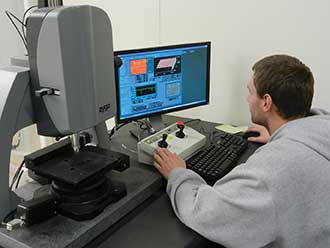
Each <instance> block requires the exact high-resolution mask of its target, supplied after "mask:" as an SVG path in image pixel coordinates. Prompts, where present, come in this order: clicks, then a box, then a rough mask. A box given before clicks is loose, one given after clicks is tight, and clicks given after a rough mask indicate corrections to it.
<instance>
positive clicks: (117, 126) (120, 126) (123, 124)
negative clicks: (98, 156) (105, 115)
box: [108, 122, 129, 139]
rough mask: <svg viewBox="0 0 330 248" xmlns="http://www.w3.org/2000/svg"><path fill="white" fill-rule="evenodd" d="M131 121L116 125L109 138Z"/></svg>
mask: <svg viewBox="0 0 330 248" xmlns="http://www.w3.org/2000/svg"><path fill="white" fill-rule="evenodd" d="M128 123H129V122H125V123H122V124H119V125H115V126H114V127H113V128H112V129H111V131H110V132H109V133H108V135H109V139H111V137H112V135H114V133H115V132H116V131H117V130H119V129H120V128H122V127H123V126H125V125H127V124H128Z"/></svg>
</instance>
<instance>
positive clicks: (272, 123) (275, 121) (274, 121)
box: [267, 115, 289, 135]
mask: <svg viewBox="0 0 330 248" xmlns="http://www.w3.org/2000/svg"><path fill="white" fill-rule="evenodd" d="M288 122H289V120H287V119H283V118H281V117H280V116H278V115H273V116H272V117H271V118H270V119H269V121H268V123H267V130H268V132H269V134H270V135H272V134H273V133H274V132H275V131H276V130H277V129H279V128H280V127H281V126H283V125H285V124H286V123H288Z"/></svg>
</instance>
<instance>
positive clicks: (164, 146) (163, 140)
mask: <svg viewBox="0 0 330 248" xmlns="http://www.w3.org/2000/svg"><path fill="white" fill-rule="evenodd" d="M166 139H167V134H166V133H164V134H163V136H162V140H161V141H159V142H158V146H159V147H161V148H166V147H168V143H167V142H166Z"/></svg>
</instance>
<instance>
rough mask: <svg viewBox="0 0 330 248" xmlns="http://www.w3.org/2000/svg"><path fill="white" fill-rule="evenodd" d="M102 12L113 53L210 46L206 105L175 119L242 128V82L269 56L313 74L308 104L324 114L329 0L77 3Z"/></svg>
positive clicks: (69, 0)
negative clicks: (297, 62)
mask: <svg viewBox="0 0 330 248" xmlns="http://www.w3.org/2000/svg"><path fill="white" fill-rule="evenodd" d="M64 3H65V4H66V5H70V4H81V3H84V4H92V5H96V6H99V7H101V8H103V9H105V10H106V11H107V12H108V14H109V15H110V17H111V20H112V24H113V31H114V45H115V49H128V48H136V47H148V46H154V45H167V44H176V43H186V42H194V41H204V40H210V41H212V60H211V98H210V101H211V103H210V105H209V106H206V107H200V108H197V109H193V110H186V111H181V112H180V113H175V114H180V115H186V116H190V117H193V118H198V117H200V118H202V119H206V120H212V121H217V122H230V123H234V124H247V123H248V122H249V112H248V108H247V105H246V101H245V95H246V83H247V80H248V78H249V74H250V71H251V66H252V65H253V63H254V62H255V61H256V60H258V59H260V58H262V57H264V56H266V55H270V54H274V53H287V54H290V55H294V56H297V57H298V58H300V59H301V60H302V61H303V62H305V63H306V64H307V65H308V66H310V67H311V69H312V71H313V73H314V76H315V81H316V83H315V98H314V104H313V105H314V106H320V107H323V108H326V109H329V110H330V101H328V94H329V93H328V92H330V75H329V74H328V68H330V60H329V59H328V58H327V56H329V55H330V52H329V46H330V45H329V44H330V42H329V41H330V32H329V31H328V30H329V28H328V23H330V1H329V0H316V1H311V0H290V1H287V0H277V1H270V0H268V1H267V0H235V1H229V0H140V1H129V0H122V1H114V0H109V1H107V0H99V1H96V0H94V1H78V0H64Z"/></svg>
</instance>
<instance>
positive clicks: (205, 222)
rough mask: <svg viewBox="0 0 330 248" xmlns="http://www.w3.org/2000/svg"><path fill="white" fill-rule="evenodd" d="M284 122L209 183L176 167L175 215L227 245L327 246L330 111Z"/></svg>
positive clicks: (172, 186) (171, 182) (170, 189)
mask: <svg viewBox="0 0 330 248" xmlns="http://www.w3.org/2000/svg"><path fill="white" fill-rule="evenodd" d="M313 112H314V114H315V115H313V116H310V117H306V118H302V119H298V120H294V121H290V122H288V123H287V124H285V125H283V126H282V127H281V128H279V129H278V130H277V131H276V132H275V133H274V134H273V135H272V137H271V139H270V140H269V142H268V143H267V144H266V145H264V146H262V147H260V148H259V149H258V150H257V151H256V152H255V153H254V154H253V155H252V156H250V158H249V159H248V160H247V161H246V163H244V164H241V165H239V166H237V167H236V168H234V169H233V170H232V171H231V172H230V173H229V174H227V175H226V176H225V177H223V178H222V179H220V180H219V181H217V182H216V183H215V185H214V186H213V187H211V186H209V185H207V184H206V183H205V181H204V180H203V179H202V178H201V177H200V176H199V175H198V174H196V173H194V172H193V171H191V170H187V169H183V168H176V169H174V170H172V171H171V173H170V175H169V178H168V185H167V193H168V195H169V197H170V199H171V202H172V206H173V209H174V211H175V213H176V215H177V216H178V218H179V219H180V220H181V221H182V222H183V223H184V224H186V225H187V226H188V227H190V228H192V229H194V230H195V231H197V232H198V233H200V234H201V235H202V236H204V237H206V238H207V239H209V240H212V241H214V242H217V243H220V244H222V245H224V246H226V247H240V248H244V247H249V248H250V247H254V248H255V247H267V248H269V247H288V248H298V247H299V248H302V247H306V248H329V247H330V115H329V114H328V113H326V112H325V111H321V110H314V111H313Z"/></svg>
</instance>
